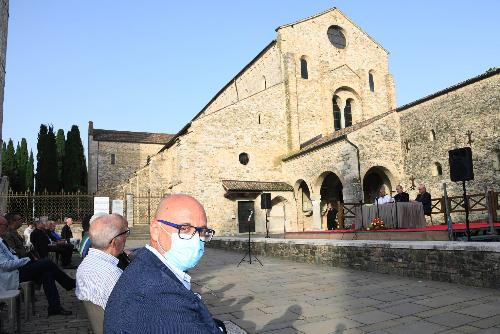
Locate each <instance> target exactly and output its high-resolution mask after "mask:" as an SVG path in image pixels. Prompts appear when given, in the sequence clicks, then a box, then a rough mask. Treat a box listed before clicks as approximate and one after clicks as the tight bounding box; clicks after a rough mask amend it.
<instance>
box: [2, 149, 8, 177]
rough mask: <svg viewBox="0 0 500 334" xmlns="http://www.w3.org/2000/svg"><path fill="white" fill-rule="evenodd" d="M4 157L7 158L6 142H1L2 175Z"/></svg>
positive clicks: (3, 171)
mask: <svg viewBox="0 0 500 334" xmlns="http://www.w3.org/2000/svg"><path fill="white" fill-rule="evenodd" d="M5 159H7V143H6V142H3V143H2V175H5Z"/></svg>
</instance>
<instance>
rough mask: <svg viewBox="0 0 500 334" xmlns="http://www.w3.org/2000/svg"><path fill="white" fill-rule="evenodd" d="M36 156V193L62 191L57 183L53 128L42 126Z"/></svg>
mask: <svg viewBox="0 0 500 334" xmlns="http://www.w3.org/2000/svg"><path fill="white" fill-rule="evenodd" d="M37 148H38V153H37V155H36V159H37V165H36V176H35V179H36V191H37V192H43V191H44V190H47V191H49V192H55V191H58V190H60V189H59V184H58V182H57V168H56V167H57V152H56V136H55V135H54V129H53V127H52V126H49V127H47V126H46V125H45V124H41V125H40V132H39V133H38V143H37Z"/></svg>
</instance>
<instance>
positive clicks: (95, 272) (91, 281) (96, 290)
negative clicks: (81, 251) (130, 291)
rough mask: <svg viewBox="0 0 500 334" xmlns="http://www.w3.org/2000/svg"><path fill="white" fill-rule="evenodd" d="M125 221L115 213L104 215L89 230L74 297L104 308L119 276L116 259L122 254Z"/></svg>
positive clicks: (127, 233)
mask: <svg viewBox="0 0 500 334" xmlns="http://www.w3.org/2000/svg"><path fill="white" fill-rule="evenodd" d="M129 234H130V229H129V228H128V222H127V220H126V219H125V218H123V217H122V216H120V215H118V214H111V215H104V216H101V217H99V218H97V219H96V220H95V221H93V222H92V224H91V225H90V229H89V236H90V241H91V243H92V248H90V249H89V253H88V255H87V256H86V257H85V258H84V259H83V261H82V263H81V264H80V266H79V267H78V270H77V272H76V297H77V298H78V299H80V300H86V301H89V302H91V303H93V304H95V305H98V306H100V307H102V309H103V310H104V309H105V308H106V303H107V302H108V298H109V295H110V294H111V291H113V288H114V287H115V284H116V282H117V281H118V279H119V278H120V276H121V274H122V272H123V271H122V270H121V269H120V268H118V267H117V265H118V262H119V260H118V258H117V256H118V255H120V254H121V253H122V252H123V249H124V248H125V243H126V241H127V236H128V235H129Z"/></svg>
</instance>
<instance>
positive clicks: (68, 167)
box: [63, 125, 87, 192]
mask: <svg viewBox="0 0 500 334" xmlns="http://www.w3.org/2000/svg"><path fill="white" fill-rule="evenodd" d="M63 184H64V189H65V190H67V191H70V192H75V191H81V192H85V191H87V165H86V161H85V156H84V154H83V145H82V139H81V138H80V130H79V129H78V126H76V125H73V126H72V127H71V130H70V131H68V134H67V136H66V144H65V147H64V163H63Z"/></svg>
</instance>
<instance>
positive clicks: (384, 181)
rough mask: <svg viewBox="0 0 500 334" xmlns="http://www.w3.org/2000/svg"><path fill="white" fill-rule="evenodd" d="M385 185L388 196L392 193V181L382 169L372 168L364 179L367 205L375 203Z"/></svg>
mask: <svg viewBox="0 0 500 334" xmlns="http://www.w3.org/2000/svg"><path fill="white" fill-rule="evenodd" d="M383 185H385V186H386V187H387V189H386V191H387V194H390V193H391V189H392V187H391V181H390V180H389V177H388V176H387V175H386V173H385V172H384V170H383V169H382V168H381V167H372V168H370V169H369V170H368V172H366V174H365V177H364V178H363V194H364V202H365V203H373V202H375V198H377V197H378V193H379V190H380V188H381V187H382V186H383Z"/></svg>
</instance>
